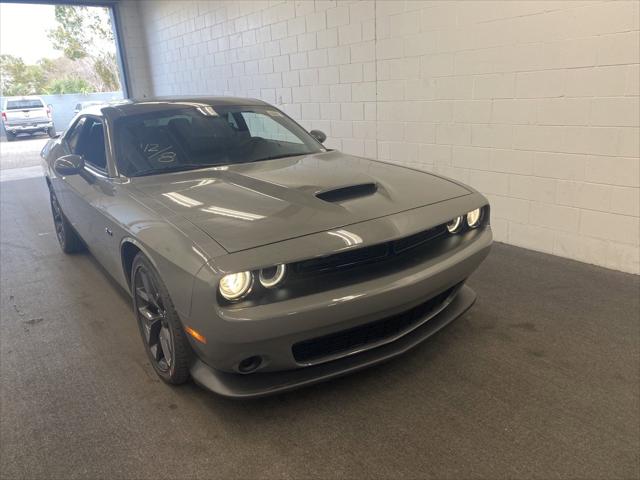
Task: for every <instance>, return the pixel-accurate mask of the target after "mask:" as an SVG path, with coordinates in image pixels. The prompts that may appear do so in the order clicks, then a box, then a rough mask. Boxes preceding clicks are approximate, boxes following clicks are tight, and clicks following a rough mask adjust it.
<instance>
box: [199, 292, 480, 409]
mask: <svg viewBox="0 0 640 480" xmlns="http://www.w3.org/2000/svg"><path fill="white" fill-rule="evenodd" d="M475 301H476V294H475V292H474V291H473V290H471V288H469V287H467V286H466V285H464V286H463V287H462V288H461V289H460V291H459V292H458V294H457V295H456V296H455V297H454V299H453V300H452V301H451V303H450V304H449V305H448V306H447V307H446V308H445V309H444V310H442V312H440V313H439V314H438V315H436V316H435V317H433V318H432V319H430V320H429V321H428V322H426V323H424V324H423V325H421V326H420V327H418V328H416V329H415V330H412V331H411V332H409V333H407V334H406V335H405V336H403V337H401V338H399V339H397V340H395V341H393V342H391V343H387V344H385V345H382V346H380V347H377V348H374V349H371V350H367V351H364V352H361V353H358V354H355V355H352V356H348V357H345V358H341V359H339V360H334V361H332V362H328V363H322V364H320V365H315V366H312V367H303V368H299V369H295V370H284V371H280V372H265V373H254V374H247V375H241V374H236V373H228V372H222V371H220V370H215V369H213V368H211V367H209V366H208V365H206V364H205V363H204V362H202V361H201V360H200V359H198V360H196V362H195V363H194V365H193V366H192V367H191V377H192V378H193V380H194V381H195V382H196V383H197V384H199V385H200V386H202V387H204V388H206V389H207V390H211V391H212V392H214V393H217V394H219V395H222V396H225V397H231V398H256V397H262V396H266V395H273V394H276V393H281V392H286V391H288V390H293V389H296V388H300V387H304V386H307V385H312V384H314V383H318V382H324V381H327V380H330V379H332V378H337V377H340V376H343V375H347V374H350V373H353V372H356V371H358V370H361V369H363V368H367V367H370V366H372V365H376V364H378V363H381V362H384V361H386V360H389V359H391V358H393V357H396V356H398V355H401V354H403V353H405V352H406V351H408V350H410V349H412V348H413V347H415V346H416V345H418V344H419V343H421V342H423V341H424V340H426V339H427V338H429V337H430V336H431V335H433V334H434V333H436V332H437V331H438V330H440V329H441V328H443V327H444V326H446V325H447V324H449V323H451V322H452V321H453V320H455V319H456V318H458V317H459V316H461V315H462V314H463V313H464V312H466V311H467V310H468V309H469V308H471V306H472V305H473V304H474V303H475Z"/></svg>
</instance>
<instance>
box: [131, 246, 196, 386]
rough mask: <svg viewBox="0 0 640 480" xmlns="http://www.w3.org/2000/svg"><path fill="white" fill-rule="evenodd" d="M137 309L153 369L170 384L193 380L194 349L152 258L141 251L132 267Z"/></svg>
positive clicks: (136, 313) (134, 306) (138, 319)
mask: <svg viewBox="0 0 640 480" xmlns="http://www.w3.org/2000/svg"><path fill="white" fill-rule="evenodd" d="M131 294H132V296H133V310H134V312H135V315H136V320H137V321H138V327H139V329H140V335H141V336H142V342H143V344H144V347H145V350H146V351H147V355H148V357H149V360H150V361H151V365H152V366H153V369H154V370H155V371H156V373H157V374H158V376H159V377H160V378H161V379H162V380H163V381H165V382H166V383H169V384H172V385H179V384H181V383H184V382H186V381H187V380H188V379H189V369H190V367H191V360H192V355H193V354H192V351H191V346H190V345H189V341H188V340H187V338H186V334H185V332H184V330H183V329H182V322H181V321H180V318H179V317H178V313H177V312H176V310H175V307H174V306H173V302H172V301H171V297H169V292H168V291H167V287H166V286H165V285H164V283H163V282H162V280H161V278H160V275H159V274H158V273H157V272H156V269H155V268H154V267H153V265H152V264H151V262H150V261H149V259H147V257H146V256H145V255H144V254H143V253H138V254H137V255H136V257H135V258H134V259H133V266H132V268H131Z"/></svg>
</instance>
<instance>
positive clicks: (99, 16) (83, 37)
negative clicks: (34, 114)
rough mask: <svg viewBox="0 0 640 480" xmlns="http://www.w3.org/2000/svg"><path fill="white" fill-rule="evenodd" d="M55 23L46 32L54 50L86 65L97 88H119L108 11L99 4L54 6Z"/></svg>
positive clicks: (102, 89)
mask: <svg viewBox="0 0 640 480" xmlns="http://www.w3.org/2000/svg"><path fill="white" fill-rule="evenodd" d="M55 17H56V21H57V22H58V26H57V27H56V28H55V29H53V30H50V31H49V38H50V39H51V41H52V42H53V46H54V48H55V49H57V50H60V51H62V52H63V53H64V55H65V57H67V58H68V59H70V60H73V61H75V62H81V63H84V64H85V65H87V66H90V67H91V69H92V71H93V74H94V76H95V78H94V79H92V80H94V81H91V83H92V84H94V86H95V88H96V89H97V91H113V90H119V89H120V81H119V79H118V75H117V73H116V72H117V71H118V66H117V64H116V56H115V46H114V37H113V30H112V28H111V17H110V13H109V10H108V9H107V8H103V7H84V6H72V5H56V7H55Z"/></svg>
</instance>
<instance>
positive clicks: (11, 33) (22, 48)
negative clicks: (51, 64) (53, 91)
mask: <svg viewBox="0 0 640 480" xmlns="http://www.w3.org/2000/svg"><path fill="white" fill-rule="evenodd" d="M55 26H56V20H55V17H54V7H53V5H27V4H25V5H22V4H17V3H0V54H9V55H14V56H16V57H22V59H23V60H24V62H25V63H27V64H33V63H36V61H38V60H40V59H41V58H57V57H61V56H62V52H59V51H58V50H54V48H53V47H52V46H51V41H50V40H49V39H48V38H47V31H48V30H49V29H52V28H55Z"/></svg>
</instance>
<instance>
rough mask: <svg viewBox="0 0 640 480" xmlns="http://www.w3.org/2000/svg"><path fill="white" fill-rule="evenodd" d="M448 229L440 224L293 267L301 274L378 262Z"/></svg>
mask: <svg viewBox="0 0 640 480" xmlns="http://www.w3.org/2000/svg"><path fill="white" fill-rule="evenodd" d="M446 231H447V228H446V226H445V225H438V226H436V227H433V228H430V229H428V230H424V231H422V232H418V233H416V234H414V235H411V236H409V237H405V238H401V239H398V240H394V241H391V242H386V243H381V244H378V245H372V246H370V247H363V248H357V249H355V250H350V251H347V252H341V253H336V254H334V255H329V256H326V257H320V258H311V259H309V260H303V261H300V262H297V263H295V264H293V269H294V271H296V272H297V273H300V274H314V273H319V272H327V271H333V270H338V269H342V268H347V267H354V266H358V265H364V264H367V263H371V262H377V261H380V260H384V259H388V258H391V257H394V256H396V255H400V254H403V253H406V252H408V251H410V250H413V249H417V248H419V247H422V246H425V244H426V243H427V242H429V241H431V240H434V239H435V238H437V237H440V236H441V235H444V234H445V233H446Z"/></svg>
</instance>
